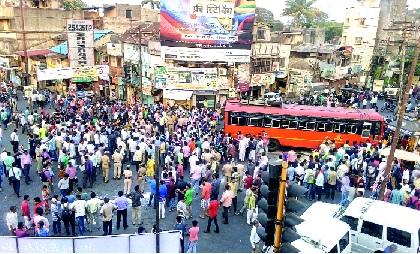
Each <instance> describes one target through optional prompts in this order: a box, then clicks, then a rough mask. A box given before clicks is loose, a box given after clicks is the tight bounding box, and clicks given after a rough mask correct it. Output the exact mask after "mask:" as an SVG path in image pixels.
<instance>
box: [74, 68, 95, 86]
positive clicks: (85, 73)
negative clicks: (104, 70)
mask: <svg viewBox="0 0 420 254" xmlns="http://www.w3.org/2000/svg"><path fill="white" fill-rule="evenodd" d="M71 81H72V82H73V83H83V82H93V81H98V69H97V68H96V67H95V66H86V67H76V68H73V78H72V80H71Z"/></svg>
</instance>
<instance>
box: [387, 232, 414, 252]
mask: <svg viewBox="0 0 420 254" xmlns="http://www.w3.org/2000/svg"><path fill="white" fill-rule="evenodd" d="M386 239H387V240H388V241H390V242H393V243H396V244H399V245H401V246H405V247H409V248H410V247H411V234H410V233H408V232H406V231H402V230H399V229H396V228H387V229H386Z"/></svg>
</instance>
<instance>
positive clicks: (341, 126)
mask: <svg viewBox="0 0 420 254" xmlns="http://www.w3.org/2000/svg"><path fill="white" fill-rule="evenodd" d="M334 132H336V133H346V124H345V123H334Z"/></svg>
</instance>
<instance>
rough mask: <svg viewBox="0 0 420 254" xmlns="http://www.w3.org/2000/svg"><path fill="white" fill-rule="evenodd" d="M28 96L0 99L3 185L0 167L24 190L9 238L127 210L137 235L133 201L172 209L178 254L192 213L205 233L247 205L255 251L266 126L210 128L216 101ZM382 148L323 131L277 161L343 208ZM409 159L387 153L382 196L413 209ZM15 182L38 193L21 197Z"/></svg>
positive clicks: (379, 159) (107, 225)
mask: <svg viewBox="0 0 420 254" xmlns="http://www.w3.org/2000/svg"><path fill="white" fill-rule="evenodd" d="M37 98H38V97H37ZM37 98H35V99H33V98H32V97H31V98H29V99H28V101H29V105H28V107H27V108H26V109H25V110H22V111H19V110H18V108H17V97H14V96H11V99H10V100H9V101H7V102H6V103H2V104H1V105H0V108H1V113H0V120H1V121H2V124H3V125H2V129H0V133H1V135H0V137H1V138H3V131H4V130H6V129H10V128H11V134H10V142H11V146H12V149H3V151H2V153H1V154H0V188H1V187H2V186H1V183H2V179H3V175H5V176H6V177H7V180H8V183H9V185H10V186H11V187H10V188H13V190H14V193H15V194H16V196H17V197H18V198H23V200H22V202H21V204H20V207H19V204H16V205H14V206H11V207H10V210H9V212H8V213H7V215H6V224H7V227H8V229H9V230H10V233H11V234H12V235H15V236H17V237H24V236H29V235H36V236H41V237H45V236H51V235H54V236H58V235H60V236H62V235H65V236H76V235H79V236H83V235H84V234H85V233H86V231H89V232H93V234H101V233H102V235H112V234H113V233H115V231H113V228H114V227H116V229H117V230H120V228H121V224H122V228H123V229H124V230H126V229H127V228H128V225H129V221H128V211H129V210H130V212H131V215H132V216H131V217H132V218H131V223H132V224H133V225H135V226H136V227H138V231H139V232H143V231H144V230H145V229H144V227H143V222H144V221H143V219H142V212H143V211H142V210H143V209H144V206H145V205H148V206H150V207H153V208H155V209H158V210H159V216H160V218H161V219H165V218H166V217H167V213H168V212H175V213H176V221H175V222H174V229H177V230H180V231H181V240H180V241H181V247H182V251H184V237H186V236H187V235H188V236H189V238H188V244H187V250H188V251H189V252H195V251H196V249H197V243H198V238H199V232H200V230H199V221H200V219H207V223H204V224H206V225H205V226H206V227H205V230H204V231H203V233H210V232H211V227H212V223H213V224H214V226H215V229H214V232H215V233H219V232H220V231H222V230H223V226H219V224H218V214H219V211H221V217H222V223H223V224H229V217H231V216H241V215H242V214H246V216H244V217H246V219H244V223H247V224H248V225H250V226H252V231H251V237H250V242H251V245H252V247H253V250H254V251H258V249H259V245H258V244H259V242H260V240H259V237H258V235H257V234H256V228H257V227H258V225H259V224H258V221H256V218H257V214H258V206H257V203H258V200H259V198H260V197H261V195H260V192H259V188H260V186H261V184H262V179H261V172H262V171H266V170H268V165H269V159H268V148H267V146H268V141H269V137H268V135H267V133H264V132H262V133H261V134H260V135H257V136H252V135H248V134H242V133H240V132H239V133H237V134H236V135H235V138H233V137H232V135H231V134H225V133H223V131H221V130H220V129H219V125H220V123H221V122H222V120H223V119H222V118H223V116H222V115H221V113H220V111H219V109H216V110H211V109H208V108H205V107H202V108H192V109H185V108H183V107H181V106H177V105H175V106H169V105H164V104H162V103H155V104H152V105H148V106H146V105H140V104H139V103H135V104H131V105H130V104H126V103H123V102H121V101H109V100H101V99H97V98H88V97H85V98H77V97H73V96H68V97H62V96H59V95H58V96H56V95H51V97H50V99H49V100H47V102H46V103H44V102H43V100H42V97H40V98H41V101H38V100H37ZM371 104H372V101H371ZM25 135H26V136H27V138H28V142H27V143H26V142H24V141H23V140H25V139H26V137H25ZM383 148H384V147H383V146H381V145H373V144H371V143H370V142H367V143H364V144H356V143H354V144H349V143H348V142H347V143H346V144H345V145H344V146H341V147H338V146H337V147H336V145H335V142H334V141H330V140H325V142H323V143H322V144H321V145H320V147H319V149H317V150H315V151H313V153H312V154H311V155H310V156H309V157H304V156H302V155H300V154H296V153H295V152H294V151H289V152H283V153H281V154H280V156H279V160H280V161H281V162H282V163H286V164H287V175H288V181H294V182H297V183H299V184H302V185H304V186H306V187H307V188H308V192H307V198H308V199H309V200H315V199H317V200H323V199H324V200H325V199H331V200H335V199H336V198H335V197H336V193H337V192H341V200H340V204H342V205H343V206H346V205H347V204H348V203H349V202H351V200H352V199H353V198H354V197H356V196H361V195H367V194H366V193H367V190H369V193H372V196H373V197H376V196H377V195H378V188H377V186H378V184H379V183H380V181H381V179H383V172H384V168H385V164H386V158H385V157H384V156H381V151H382V149H383ZM410 167H411V168H410ZM413 167H414V166H413V165H407V164H402V163H400V162H398V161H395V162H394V164H393V170H392V177H391V179H392V181H390V183H389V184H388V187H389V189H387V191H386V193H385V196H386V200H389V201H390V202H392V203H395V204H399V205H405V206H409V207H412V208H414V209H419V208H420V200H419V197H420V196H419V194H420V174H417V173H416V172H417V171H415V170H414V168H413ZM157 169H158V171H157ZM34 176H36V177H35V178H34ZM21 181H24V182H25V184H26V185H31V188H32V186H33V190H37V189H38V190H39V191H40V194H41V195H39V196H37V195H35V194H34V193H36V191H34V192H33V193H24V194H23V195H21V191H20V183H21ZM110 181H118V182H120V183H118V184H120V186H121V187H120V190H118V191H116V193H108V194H107V195H105V196H104V197H98V195H97V194H96V193H97V188H98V187H99V186H101V185H106V184H109V182H110ZM3 185H6V184H3ZM3 187H5V186H3ZM241 193H243V194H242V195H240V194H241ZM115 194H116V195H117V196H116V197H115V198H114V197H113V195H115ZM22 196H23V197H22ZM242 198H243V199H242ZM238 199H240V200H238ZM194 200H199V202H197V203H194ZM19 209H20V210H19ZM114 214H116V223H114V220H113V218H114ZM197 215H198V216H197ZM199 218H200V219H199ZM191 219H192V220H191ZM189 220H191V225H190V227H188V226H187V224H189V222H188V221H189ZM50 222H52V223H51V226H50ZM101 222H102V223H101ZM62 228H64V229H63V230H62ZM50 229H51V230H52V232H50ZM76 229H77V230H76ZM100 229H102V232H101V233H100V231H99V230H100ZM156 230H161V229H158V228H156V227H155V226H154V227H153V229H152V232H156Z"/></svg>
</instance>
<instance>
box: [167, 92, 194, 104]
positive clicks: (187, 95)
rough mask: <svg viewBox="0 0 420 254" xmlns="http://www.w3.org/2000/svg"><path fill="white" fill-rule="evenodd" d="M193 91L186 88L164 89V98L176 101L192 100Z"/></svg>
mask: <svg viewBox="0 0 420 254" xmlns="http://www.w3.org/2000/svg"><path fill="white" fill-rule="evenodd" d="M192 94H193V91H185V90H163V98H164V99H169V100H174V101H185V100H190V99H191V96H192Z"/></svg>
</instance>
